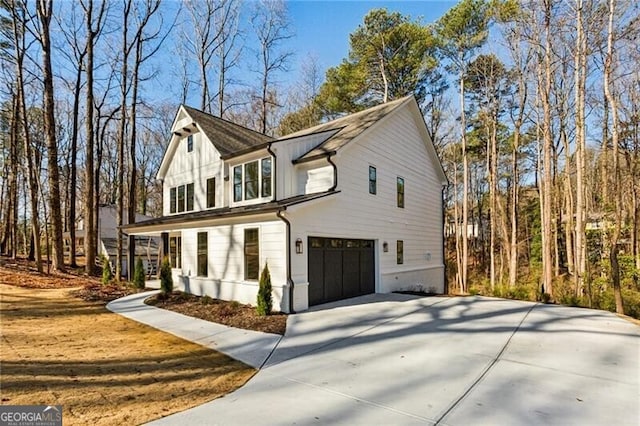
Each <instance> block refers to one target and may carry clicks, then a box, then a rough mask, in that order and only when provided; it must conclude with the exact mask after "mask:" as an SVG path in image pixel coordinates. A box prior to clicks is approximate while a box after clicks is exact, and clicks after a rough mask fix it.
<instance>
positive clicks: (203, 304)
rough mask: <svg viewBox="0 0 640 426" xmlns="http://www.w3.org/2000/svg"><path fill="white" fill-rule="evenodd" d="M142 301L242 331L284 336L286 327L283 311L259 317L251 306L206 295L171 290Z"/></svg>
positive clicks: (285, 317)
mask: <svg viewBox="0 0 640 426" xmlns="http://www.w3.org/2000/svg"><path fill="white" fill-rule="evenodd" d="M145 303H146V304H148V305H152V306H155V307H157V308H162V309H168V310H170V311H174V312H178V313H181V314H183V315H188V316H191V317H196V318H200V319H203V320H205V321H211V322H217V323H218V324H224V325H228V326H230V327H236V328H243V329H246V330H255V331H262V332H264V333H273V334H281V335H284V332H285V331H286V328H287V315H286V314H283V313H279V312H274V313H272V314H271V315H266V316H259V315H258V314H257V313H256V308H255V307H253V306H250V305H242V304H240V303H238V302H227V301H224V300H218V299H212V298H210V297H207V296H204V297H199V296H194V295H191V294H187V293H182V292H173V293H171V294H169V295H166V296H163V295H162V294H158V295H155V296H151V297H150V298H148V299H147V300H146V301H145Z"/></svg>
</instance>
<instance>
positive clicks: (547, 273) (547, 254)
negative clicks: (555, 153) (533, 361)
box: [540, 0, 553, 296]
mask: <svg viewBox="0 0 640 426" xmlns="http://www.w3.org/2000/svg"><path fill="white" fill-rule="evenodd" d="M544 7H545V17H544V28H545V44H544V53H543V58H544V59H543V64H542V65H543V68H544V78H543V81H542V86H543V87H542V89H541V90H540V94H541V100H542V109H543V117H544V118H543V127H542V133H543V145H542V156H543V160H542V161H543V170H542V191H541V197H540V201H541V209H542V212H541V216H542V285H543V288H544V292H546V293H548V294H550V295H551V296H553V257H552V253H551V250H552V243H553V241H552V235H553V231H552V228H553V218H552V215H551V206H552V201H553V200H552V177H551V151H552V145H553V135H552V134H551V132H552V129H551V105H550V100H549V96H550V93H551V78H552V76H551V31H552V30H551V0H544Z"/></svg>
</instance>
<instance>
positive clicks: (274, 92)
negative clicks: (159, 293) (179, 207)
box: [0, 0, 640, 317]
mask: <svg viewBox="0 0 640 426" xmlns="http://www.w3.org/2000/svg"><path fill="white" fill-rule="evenodd" d="M331 4H332V6H333V7H336V9H339V7H340V3H331ZM423 4H424V7H425V8H430V7H431V6H432V5H431V4H430V3H428V2H424V3H423ZM291 5H292V3H285V2H282V1H252V2H241V1H240V0H199V1H184V2H181V3H179V2H173V1H161V0H112V1H100V0H78V1H77V2H71V1H60V2H53V1H52V0H33V1H25V0H0V61H1V65H2V67H1V70H2V71H1V74H0V170H2V174H1V176H0V194H1V196H2V199H1V203H0V251H1V252H2V254H3V255H6V256H10V257H17V256H26V257H29V258H30V259H32V260H33V261H34V262H35V264H36V266H37V268H38V269H39V270H40V271H43V270H46V271H49V270H50V269H54V270H63V269H65V268H66V267H76V264H77V261H78V259H77V258H76V255H75V253H76V251H77V247H75V239H74V238H73V234H74V232H75V228H76V227H75V224H76V223H77V220H78V218H79V217H81V216H82V217H84V218H86V220H85V225H86V227H87V229H88V230H89V232H88V235H93V236H94V237H95V238H86V239H85V242H84V247H83V253H84V259H83V263H84V264H85V265H86V266H85V267H86V271H87V272H88V273H94V272H95V268H96V267H95V265H96V247H97V241H96V238H97V232H96V226H97V223H99V217H98V214H99V209H98V206H99V205H102V204H112V205H115V206H117V211H118V221H119V222H120V223H122V222H123V221H124V217H125V216H127V217H128V219H129V220H130V221H134V218H135V213H136V212H138V213H143V214H147V215H151V216H159V215H161V205H162V200H161V186H160V184H159V183H158V182H157V181H156V180H155V172H156V170H157V168H158V166H159V163H160V161H161V160H162V155H163V153H164V149H165V146H166V143H167V141H168V136H169V135H170V128H171V124H172V121H173V119H174V115H175V112H176V110H177V107H178V105H179V104H180V103H189V104H191V105H192V106H194V107H196V108H199V109H201V110H203V111H205V112H208V113H211V114H213V115H216V116H219V117H222V118H224V119H227V120H230V121H233V122H236V123H238V124H241V125H244V126H247V127H249V128H252V129H255V130H257V131H260V132H263V133H267V134H270V135H285V134H287V133H290V132H292V131H296V130H298V129H300V128H305V127H309V126H312V125H314V124H317V123H319V122H322V121H326V120H329V119H332V118H336V117H339V116H341V115H344V114H348V113H352V112H355V111H359V110H361V109H364V108H367V107H369V106H373V105H376V104H379V103H381V102H387V101H391V100H393V99H397V98H399V97H403V96H406V95H408V94H413V95H414V96H415V97H416V99H417V100H418V102H419V104H420V106H421V108H422V111H423V113H424V117H425V122H426V124H427V127H428V129H429V131H430V134H431V136H432V139H433V141H434V144H435V145H436V148H437V150H438V153H439V156H440V158H441V161H442V164H443V166H444V168H445V171H446V173H447V176H448V179H449V185H448V186H447V187H446V188H445V189H444V193H443V196H444V199H445V205H446V221H445V229H444V230H443V232H444V233H445V237H446V238H445V239H446V263H447V265H446V266H447V282H448V288H449V291H450V292H459V293H481V294H490V295H496V296H502V297H513V298H521V299H528V300H542V301H546V302H548V301H555V302H559V303H565V304H570V305H579V306H589V307H594V308H600V309H608V310H612V311H617V312H619V313H623V312H626V313H627V314H629V315H633V316H635V317H640V242H639V240H640V113H639V109H640V66H639V65H640V43H639V42H638V33H639V32H640V21H639V16H640V14H639V6H638V4H637V3H636V2H632V1H628V0H625V1H623V0H567V1H558V0H543V1H534V0H522V1H515V0H491V1H485V0H462V1H460V2H459V3H456V4H452V5H451V7H450V8H449V9H448V10H447V11H446V12H445V13H444V14H443V15H442V16H441V17H439V18H437V19H435V20H434V21H433V22H423V21H422V19H420V18H414V17H411V16H409V15H405V14H402V13H399V12H395V11H393V10H392V9H383V8H379V7H374V8H372V9H371V10H369V11H368V12H367V13H366V15H365V16H364V17H363V19H362V22H361V24H360V25H359V26H357V27H356V28H353V30H352V32H351V34H350V36H349V40H348V41H349V52H348V54H347V55H346V57H345V58H343V60H342V61H341V62H340V63H338V64H333V65H332V66H330V67H329V68H328V69H326V71H325V68H324V66H325V65H323V64H321V63H320V62H319V60H318V58H317V57H315V56H313V55H306V56H305V55H301V53H302V52H294V51H293V50H292V47H291V46H292V45H293V41H295V37H296V35H295V32H294V28H293V25H292V21H291V15H290V13H289V10H288V8H289V7H290V6H291ZM296 6H299V5H296ZM373 6H379V5H378V4H375V3H374V4H373ZM439 7H442V5H441V4H439ZM294 53H297V55H294ZM292 68H296V69H298V70H299V72H298V76H297V78H292V77H291V69H292ZM167 70H170V74H169V75H170V76H171V77H170V78H166V76H167ZM160 75H163V76H164V78H162V79H160V78H159V77H158V76H160ZM157 93H165V94H169V96H165V97H158V96H157ZM63 232H70V233H71V234H72V238H71V240H70V241H71V245H70V246H69V247H66V248H65V247H64V244H63V238H62V235H63ZM118 241H119V250H118V251H119V252H120V255H119V256H118V257H119V258H120V257H121V256H123V251H124V248H125V247H126V245H127V241H126V239H119V240H118ZM43 259H44V261H43ZM115 264H116V268H119V265H120V264H121V262H120V259H118V260H117V261H116V262H115ZM117 276H119V274H117Z"/></svg>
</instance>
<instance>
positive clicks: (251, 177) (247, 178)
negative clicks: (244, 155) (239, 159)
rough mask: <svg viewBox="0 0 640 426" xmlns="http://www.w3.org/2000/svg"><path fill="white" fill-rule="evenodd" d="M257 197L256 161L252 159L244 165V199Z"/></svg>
mask: <svg viewBox="0 0 640 426" xmlns="http://www.w3.org/2000/svg"><path fill="white" fill-rule="evenodd" d="M254 198H258V162H257V161H252V162H251V163H247V164H245V165H244V199H245V200H253V199H254Z"/></svg>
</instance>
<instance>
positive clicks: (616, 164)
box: [604, 0, 624, 314]
mask: <svg viewBox="0 0 640 426" xmlns="http://www.w3.org/2000/svg"><path fill="white" fill-rule="evenodd" d="M615 7H616V2H615V0H609V25H608V33H607V56H606V59H605V64H604V91H605V95H606V97H607V103H608V104H609V108H610V110H611V118H612V121H613V123H612V125H611V143H612V147H613V175H614V185H613V187H614V192H615V194H613V196H614V198H615V206H616V207H615V208H616V210H615V225H614V230H613V235H612V237H611V248H610V258H611V280H612V284H613V293H614V296H615V300H616V312H617V313H619V314H624V305H623V303H622V291H621V288H620V266H619V263H618V251H619V247H618V240H619V238H620V233H621V231H622V190H621V184H622V181H621V179H620V161H619V153H618V146H619V142H618V141H619V132H618V103H617V99H616V98H615V96H614V95H613V92H612V90H611V89H612V87H611V86H612V84H613V82H612V81H611V72H612V67H613V59H614V58H613V31H614V27H613V18H614V15H615Z"/></svg>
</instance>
